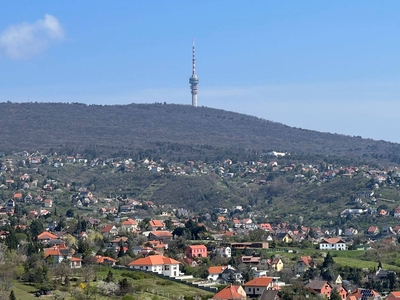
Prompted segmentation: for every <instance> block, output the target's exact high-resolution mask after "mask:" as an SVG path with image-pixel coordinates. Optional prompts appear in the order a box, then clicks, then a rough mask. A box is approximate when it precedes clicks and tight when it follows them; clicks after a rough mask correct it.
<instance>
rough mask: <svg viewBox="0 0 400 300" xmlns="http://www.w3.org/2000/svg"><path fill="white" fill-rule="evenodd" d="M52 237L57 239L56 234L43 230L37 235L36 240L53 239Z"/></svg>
mask: <svg viewBox="0 0 400 300" xmlns="http://www.w3.org/2000/svg"><path fill="white" fill-rule="evenodd" d="M54 239H57V236H56V235H54V234H52V233H51V232H48V231H44V232H42V233H41V234H39V235H38V240H54Z"/></svg>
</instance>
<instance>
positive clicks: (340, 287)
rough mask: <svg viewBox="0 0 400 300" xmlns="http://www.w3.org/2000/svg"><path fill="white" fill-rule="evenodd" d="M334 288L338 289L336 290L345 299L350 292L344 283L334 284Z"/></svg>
mask: <svg viewBox="0 0 400 300" xmlns="http://www.w3.org/2000/svg"><path fill="white" fill-rule="evenodd" d="M339 276H340V275H339ZM333 288H334V289H336V291H337V292H338V293H339V295H340V298H342V299H343V300H345V299H346V298H347V294H348V292H347V289H346V288H345V287H344V286H343V285H342V284H339V285H333Z"/></svg>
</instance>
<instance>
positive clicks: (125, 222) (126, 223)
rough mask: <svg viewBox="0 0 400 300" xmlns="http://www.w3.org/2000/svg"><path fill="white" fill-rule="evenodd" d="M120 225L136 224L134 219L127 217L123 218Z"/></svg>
mask: <svg viewBox="0 0 400 300" xmlns="http://www.w3.org/2000/svg"><path fill="white" fill-rule="evenodd" d="M122 225H133V226H134V225H137V223H136V221H135V220H132V219H128V220H125V221H124V222H122Z"/></svg>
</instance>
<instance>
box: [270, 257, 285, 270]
mask: <svg viewBox="0 0 400 300" xmlns="http://www.w3.org/2000/svg"><path fill="white" fill-rule="evenodd" d="M271 269H272V270H274V271H276V272H280V271H281V270H282V269H283V262H282V259H280V258H275V259H274V260H273V261H272V262H271Z"/></svg>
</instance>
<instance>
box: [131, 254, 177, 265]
mask: <svg viewBox="0 0 400 300" xmlns="http://www.w3.org/2000/svg"><path fill="white" fill-rule="evenodd" d="M172 264H179V261H177V260H175V259H172V258H169V257H165V256H162V255H149V256H147V257H143V258H139V259H137V260H134V261H133V262H131V263H130V264H129V265H128V266H156V265H172Z"/></svg>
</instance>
